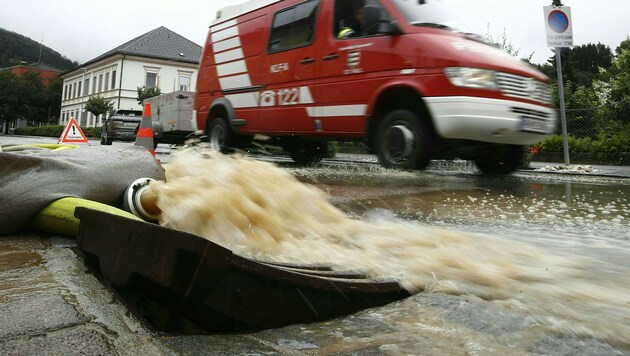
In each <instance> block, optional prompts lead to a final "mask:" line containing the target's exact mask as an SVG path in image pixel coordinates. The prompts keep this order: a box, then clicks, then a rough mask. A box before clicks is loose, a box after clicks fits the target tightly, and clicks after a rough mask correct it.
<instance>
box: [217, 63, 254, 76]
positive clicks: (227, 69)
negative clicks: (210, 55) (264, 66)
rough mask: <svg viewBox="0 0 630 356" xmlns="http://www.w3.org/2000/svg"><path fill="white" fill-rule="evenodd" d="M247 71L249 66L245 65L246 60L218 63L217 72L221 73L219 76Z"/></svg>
mask: <svg viewBox="0 0 630 356" xmlns="http://www.w3.org/2000/svg"><path fill="white" fill-rule="evenodd" d="M245 72H247V66H246V65H245V61H244V60H240V61H236V62H230V63H227V64H218V65H217V73H218V74H219V77H225V76H227V75H234V74H239V73H245Z"/></svg>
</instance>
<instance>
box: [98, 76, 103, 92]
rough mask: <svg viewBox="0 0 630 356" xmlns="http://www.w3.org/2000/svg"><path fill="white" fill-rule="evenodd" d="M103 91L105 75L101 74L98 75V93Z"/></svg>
mask: <svg viewBox="0 0 630 356" xmlns="http://www.w3.org/2000/svg"><path fill="white" fill-rule="evenodd" d="M102 91H103V75H102V74H99V75H98V92H99V93H100V92H102Z"/></svg>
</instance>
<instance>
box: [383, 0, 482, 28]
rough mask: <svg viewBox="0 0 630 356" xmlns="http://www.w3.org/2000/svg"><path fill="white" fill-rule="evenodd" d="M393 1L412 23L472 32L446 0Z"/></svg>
mask: <svg viewBox="0 0 630 356" xmlns="http://www.w3.org/2000/svg"><path fill="white" fill-rule="evenodd" d="M392 2H393V3H394V5H396V7H397V8H398V11H399V12H400V13H401V14H403V15H404V16H405V17H406V18H407V21H409V23H410V24H412V25H415V26H425V27H435V28H443V29H447V30H452V31H457V32H464V33H468V32H470V31H468V27H467V26H466V25H465V24H464V23H463V22H462V21H461V20H460V19H459V18H457V16H456V15H455V14H454V12H453V10H452V9H451V8H450V7H449V6H448V5H447V4H446V1H444V0H392Z"/></svg>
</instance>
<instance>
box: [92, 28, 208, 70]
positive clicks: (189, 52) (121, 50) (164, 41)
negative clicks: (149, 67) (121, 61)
mask: <svg viewBox="0 0 630 356" xmlns="http://www.w3.org/2000/svg"><path fill="white" fill-rule="evenodd" d="M201 51H202V47H201V46H199V45H198V44H196V43H194V42H192V41H190V40H188V39H186V38H185V37H182V36H180V35H178V34H176V33H175V32H173V31H171V30H169V29H168V28H166V27H164V26H160V27H158V28H156V29H155V30H153V31H149V32H147V33H145V34H144V35H140V36H138V37H136V38H134V39H132V40H131V41H128V42H126V43H124V44H122V45H120V46H118V47H116V48H114V49H112V50H111V51H109V52H106V53H103V54H102V55H100V56H98V57H96V58H94V59H92V60H90V61H87V62H85V63H83V64H82V65H81V66H80V67H84V66H86V65H88V64H91V63H94V62H98V61H100V60H102V59H105V58H107V57H110V56H113V55H116V54H126V55H133V56H140V57H149V58H157V59H165V60H171V61H177V62H186V63H194V64H199V59H200V58H201Z"/></svg>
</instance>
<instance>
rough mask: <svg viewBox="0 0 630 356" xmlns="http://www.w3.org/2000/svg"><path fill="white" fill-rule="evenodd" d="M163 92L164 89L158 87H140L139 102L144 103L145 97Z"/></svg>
mask: <svg viewBox="0 0 630 356" xmlns="http://www.w3.org/2000/svg"><path fill="white" fill-rule="evenodd" d="M160 94H162V91H161V90H160V88H158V87H153V88H147V87H145V86H142V87H138V97H137V98H136V99H137V100H138V104H140V105H144V99H148V98H152V97H154V96H158V95H160Z"/></svg>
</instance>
